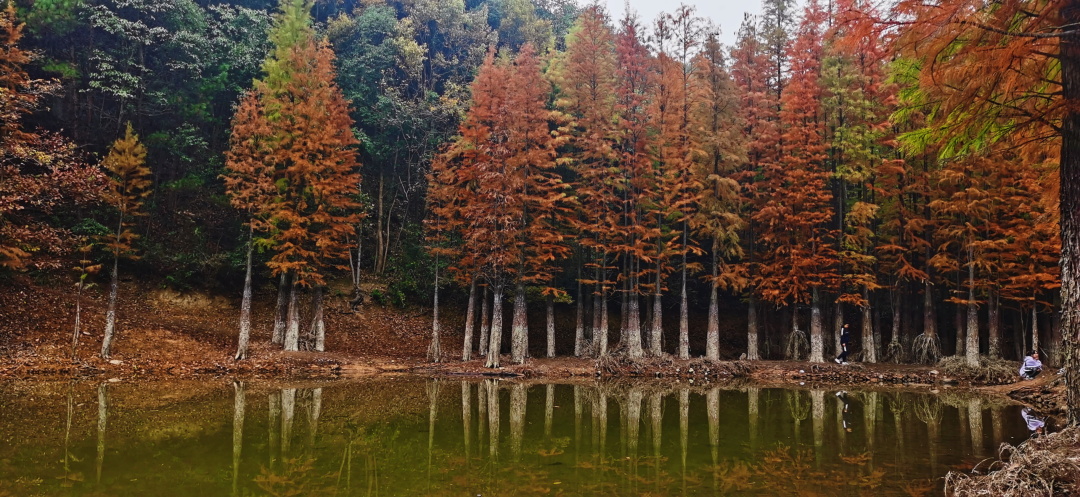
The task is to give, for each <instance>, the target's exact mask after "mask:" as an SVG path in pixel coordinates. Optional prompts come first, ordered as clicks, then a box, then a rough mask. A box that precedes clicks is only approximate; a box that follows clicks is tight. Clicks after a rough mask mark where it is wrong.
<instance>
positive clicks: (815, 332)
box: [810, 287, 825, 362]
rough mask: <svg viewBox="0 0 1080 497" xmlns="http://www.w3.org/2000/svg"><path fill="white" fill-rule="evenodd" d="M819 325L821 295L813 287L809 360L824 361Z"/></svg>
mask: <svg viewBox="0 0 1080 497" xmlns="http://www.w3.org/2000/svg"><path fill="white" fill-rule="evenodd" d="M821 327H822V322H821V296H820V292H819V291H818V289H817V288H816V287H815V288H814V289H813V292H812V297H811V305H810V362H825V347H824V336H823V334H822V329H821Z"/></svg>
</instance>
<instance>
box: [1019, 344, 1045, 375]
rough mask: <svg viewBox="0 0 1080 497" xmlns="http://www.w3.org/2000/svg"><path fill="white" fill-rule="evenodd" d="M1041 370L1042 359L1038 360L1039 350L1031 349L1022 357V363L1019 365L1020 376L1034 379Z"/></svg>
mask: <svg viewBox="0 0 1080 497" xmlns="http://www.w3.org/2000/svg"><path fill="white" fill-rule="evenodd" d="M1041 372H1042V361H1039V351H1037V350H1032V351H1031V354H1029V355H1028V356H1027V357H1025V358H1024V364H1023V365H1021V366H1020V377H1021V378H1023V379H1025V380H1031V379H1034V378H1035V377H1036V376H1039V373H1041Z"/></svg>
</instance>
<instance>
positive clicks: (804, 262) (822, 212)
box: [754, 1, 837, 362]
mask: <svg viewBox="0 0 1080 497" xmlns="http://www.w3.org/2000/svg"><path fill="white" fill-rule="evenodd" d="M822 21H823V13H822V11H821V9H820V7H819V6H818V4H817V2H814V1H812V2H810V4H809V5H808V6H807V8H806V12H805V14H804V16H803V20H802V23H801V24H800V26H799V31H798V34H797V36H796V38H795V39H794V40H793V41H792V43H791V45H790V47H789V57H790V59H791V79H790V81H789V82H788V85H787V86H786V87H785V88H784V92H783V95H782V97H781V111H780V124H781V127H782V135H781V156H780V158H779V160H778V161H777V162H775V163H772V164H767V165H766V167H765V171H764V180H763V183H764V185H763V186H765V187H766V188H767V189H768V191H769V193H770V194H771V198H770V199H769V200H767V201H766V202H764V204H763V207H762V208H761V209H760V210H759V211H758V212H757V213H756V214H755V215H754V218H755V220H756V221H757V222H759V223H761V224H762V231H761V233H760V235H759V240H760V242H761V244H762V246H763V253H762V260H761V261H760V263H759V264H758V274H757V275H756V276H757V282H758V283H757V285H756V286H757V288H758V291H759V292H760V293H761V295H762V296H763V297H764V298H766V299H767V300H769V301H771V302H774V303H777V304H790V305H796V306H797V305H798V304H810V306H811V307H810V309H811V315H810V343H809V345H810V347H809V348H810V350H809V352H810V360H811V361H813V362H822V361H823V360H824V349H823V337H822V317H821V305H822V292H823V291H828V290H829V289H831V288H833V287H834V286H835V280H836V277H837V275H836V248H835V242H834V239H835V236H836V234H835V230H834V229H830V228H829V227H828V226H827V224H828V222H829V221H830V220H831V219H832V217H833V209H832V206H831V202H832V194H831V192H829V190H828V187H827V180H828V173H827V172H826V171H825V170H824V164H823V163H824V160H825V154H824V151H825V146H824V119H823V115H822V108H821V92H822V89H821V86H820V67H821V50H822V49H821V31H820V30H821V25H822ZM793 315H794V316H796V317H797V315H798V313H797V312H795V313H793ZM796 322H797V319H796V318H793V324H792V328H793V329H792V333H791V338H790V339H789V344H797V343H799V341H800V340H804V339H805V338H804V337H802V335H801V333H800V331H799V330H798V329H797V327H796V326H795V324H796ZM791 348H792V347H791V346H790V345H789V349H791ZM792 352H794V350H793V351H792ZM790 355H795V354H794V353H792V354H790Z"/></svg>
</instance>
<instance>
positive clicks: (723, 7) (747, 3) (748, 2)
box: [578, 0, 761, 47]
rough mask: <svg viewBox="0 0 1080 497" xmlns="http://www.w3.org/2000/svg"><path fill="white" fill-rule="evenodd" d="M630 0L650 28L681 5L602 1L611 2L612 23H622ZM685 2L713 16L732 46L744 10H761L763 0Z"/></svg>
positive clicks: (581, 0)
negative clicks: (657, 19) (665, 13)
mask: <svg viewBox="0 0 1080 497" xmlns="http://www.w3.org/2000/svg"><path fill="white" fill-rule="evenodd" d="M628 1H629V3H630V9H631V10H635V11H637V13H638V19H640V20H641V25H642V26H646V27H650V28H651V26H652V25H653V21H655V20H656V16H657V14H659V13H660V12H667V13H669V14H670V13H674V12H675V9H677V8H679V4H680V1H679V0H600V3H601V4H604V3H606V4H607V11H608V14H609V15H610V16H611V19H612V22H614V23H616V24H618V20H619V19H622V17H623V11H624V10H625V9H624V7H625V6H626V3H627V2H628ZM681 3H684V4H686V5H689V6H692V7H695V8H696V11H697V15H698V16H699V17H704V18H707V19H711V20H712V22H713V23H714V24H716V25H719V26H720V41H721V43H723V44H725V45H727V46H729V47H730V46H731V45H733V44H735V35H737V34H739V25H740V24H742V21H743V13H744V12H749V13H751V14H755V15H756V14H758V13H759V12H761V0H682V2H681ZM578 4H579V5H588V4H589V1H588V0H578ZM650 30H651V29H650Z"/></svg>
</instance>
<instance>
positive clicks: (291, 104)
mask: <svg viewBox="0 0 1080 497" xmlns="http://www.w3.org/2000/svg"><path fill="white" fill-rule="evenodd" d="M283 56H284V57H285V59H284V60H281V61H278V62H279V65H280V66H283V67H287V68H288V71H287V77H286V78H284V79H283V80H280V81H279V80H274V84H273V85H271V84H270V82H269V81H261V82H257V84H256V87H255V90H254V91H253V92H251V93H248V94H247V95H245V96H244V98H243V99H242V100H241V103H240V106H239V108H238V109H237V113H236V116H235V117H234V120H233V136H232V139H231V142H230V145H231V147H230V150H229V152H228V153H227V155H226V158H227V163H226V167H227V169H228V174H227V175H226V176H225V182H226V188H227V189H228V191H229V193H230V196H231V201H232V203H233V205H234V206H235V207H237V208H239V209H243V210H246V211H248V212H249V213H250V214H251V216H252V225H253V227H254V229H255V231H256V232H258V233H261V236H262V238H261V239H260V240H259V243H260V244H262V245H264V246H267V247H269V248H270V249H271V250H272V251H273V256H272V257H271V259H270V262H269V263H268V265H269V267H270V268H271V269H272V270H273V273H274V274H280V273H292V274H294V275H295V276H296V282H297V283H298V284H300V285H304V286H312V285H316V286H317V285H323V284H325V277H326V272H327V270H328V269H331V268H339V267H341V266H342V263H341V262H340V261H342V260H344V259H345V258H346V255H347V252H348V247H347V243H348V239H349V236H350V235H351V234H352V233H353V231H354V229H355V225H356V222H357V221H358V220H359V219H360V217H361V213H360V212H358V208H359V202H358V201H357V200H356V197H355V195H356V193H357V191H358V189H359V185H360V175H359V171H358V168H359V164H358V162H357V158H356V149H355V146H356V145H357V144H358V142H357V140H356V137H355V136H353V134H352V119H351V118H350V117H349V105H348V102H346V101H345V98H344V96H343V95H342V93H341V90H340V89H339V88H338V87H337V85H336V84H335V83H334V68H333V61H334V54H333V51H332V50H331V49H330V46H329V45H328V44H326V43H325V42H315V41H314V40H310V39H307V40H303V41H300V42H298V43H297V44H296V45H294V46H292V47H290V48H289V49H288V50H286V51H284V55H283Z"/></svg>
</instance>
